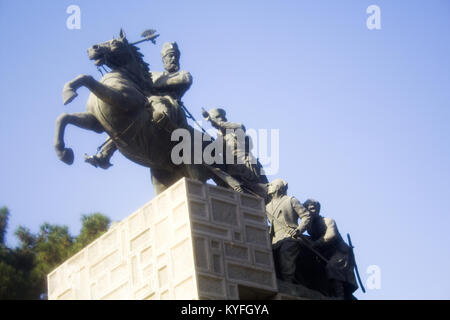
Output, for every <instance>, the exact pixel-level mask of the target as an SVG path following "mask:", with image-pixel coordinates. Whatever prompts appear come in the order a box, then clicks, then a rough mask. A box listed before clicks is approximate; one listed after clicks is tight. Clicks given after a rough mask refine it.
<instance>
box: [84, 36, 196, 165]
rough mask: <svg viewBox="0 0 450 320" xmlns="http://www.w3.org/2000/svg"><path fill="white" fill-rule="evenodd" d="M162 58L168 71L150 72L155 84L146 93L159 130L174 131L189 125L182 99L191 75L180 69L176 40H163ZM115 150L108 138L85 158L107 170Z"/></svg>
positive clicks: (150, 110)
mask: <svg viewBox="0 0 450 320" xmlns="http://www.w3.org/2000/svg"><path fill="white" fill-rule="evenodd" d="M161 57H162V61H163V64H164V69H165V71H164V72H155V71H152V72H150V74H151V79H152V82H153V85H152V88H151V92H149V93H148V94H146V95H147V96H148V102H149V106H148V108H149V112H150V114H151V117H152V121H153V122H154V123H155V124H156V125H157V126H158V127H159V128H160V129H163V130H166V131H168V132H169V133H171V132H172V131H173V130H175V129H177V128H185V127H187V121H186V115H185V113H184V111H183V110H182V108H181V106H182V102H181V98H182V97H183V95H184V94H185V93H186V91H187V90H188V89H189V88H190V86H191V84H192V76H191V74H190V73H189V72H188V71H184V70H180V50H179V49H178V45H177V43H176V42H166V43H164V44H163V46H162V50H161ZM116 150H117V146H116V144H115V143H114V141H113V140H112V139H111V138H108V140H107V141H106V142H105V144H104V145H103V146H102V148H101V150H100V152H99V153H98V154H97V155H94V156H86V157H85V161H86V162H88V163H90V164H91V165H93V166H95V167H100V168H103V169H108V168H109V167H110V166H111V163H110V162H109V160H110V159H111V157H112V155H113V154H114V152H115V151H116Z"/></svg>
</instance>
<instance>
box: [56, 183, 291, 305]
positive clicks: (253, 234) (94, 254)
mask: <svg viewBox="0 0 450 320" xmlns="http://www.w3.org/2000/svg"><path fill="white" fill-rule="evenodd" d="M277 293H278V284H277V280H276V276H275V271H274V265H273V258H272V250H271V244H270V241H269V237H268V230H267V223H266V215H265V207H264V202H263V201H262V199H259V198H256V197H253V196H250V195H246V194H242V193H237V192H234V191H230V190H227V189H224V188H220V187H216V186H212V185H207V184H203V183H199V182H197V181H193V180H188V179H182V180H180V181H178V182H177V183H176V184H175V185H173V186H172V187H170V188H169V189H168V190H166V191H165V192H163V193H162V194H160V195H158V196H157V197H156V198H155V199H153V200H152V201H150V202H149V203H147V204H146V205H145V206H143V207H142V208H140V209H139V210H137V211H136V212H134V213H133V214H131V215H130V216H129V217H127V218H126V219H124V220H123V221H122V222H120V223H117V224H115V225H114V226H112V227H111V228H110V229H109V231H108V232H107V233H105V234H104V235H102V236H101V237H100V238H99V239H97V240H96V241H94V242H93V243H91V244H90V245H88V246H87V247H86V248H84V249H83V250H82V251H80V252H79V253H77V254H76V255H75V256H73V257H72V258H70V259H68V260H67V261H66V262H64V263H63V264H62V265H61V266H59V267H58V268H57V269H55V270H54V271H52V272H51V273H50V274H49V275H48V297H49V299H273V298H278V299H280V298H284V297H285V296H286V295H280V294H278V295H277ZM286 298H287V297H286Z"/></svg>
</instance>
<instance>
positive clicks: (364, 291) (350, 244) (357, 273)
mask: <svg viewBox="0 0 450 320" xmlns="http://www.w3.org/2000/svg"><path fill="white" fill-rule="evenodd" d="M347 239H348V245H349V246H350V251H351V255H352V258H353V264H354V265H355V273H356V279H358V283H359V286H360V287H361V290H362V292H363V293H366V289H364V286H363V284H362V281H361V277H360V276H359V271H358V266H357V265H356V259H355V253H354V252H353V248H354V247H353V244H352V239H351V238H350V234H349V233H347Z"/></svg>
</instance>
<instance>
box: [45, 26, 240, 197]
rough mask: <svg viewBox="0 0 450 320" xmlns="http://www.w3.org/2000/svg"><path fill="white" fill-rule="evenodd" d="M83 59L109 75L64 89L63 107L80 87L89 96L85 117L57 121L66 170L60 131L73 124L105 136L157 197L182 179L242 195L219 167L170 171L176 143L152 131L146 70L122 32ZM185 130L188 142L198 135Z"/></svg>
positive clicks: (69, 156) (68, 158)
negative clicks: (145, 173) (141, 170)
mask: <svg viewBox="0 0 450 320" xmlns="http://www.w3.org/2000/svg"><path fill="white" fill-rule="evenodd" d="M88 56H89V59H90V60H93V61H94V64H95V65H96V66H97V67H100V66H103V65H106V66H108V67H109V68H110V69H111V71H110V72H108V73H107V74H105V75H104V76H103V77H102V79H101V80H100V81H97V80H95V79H94V78H93V77H92V76H89V75H80V76H78V77H76V78H75V79H73V80H72V81H70V82H68V83H66V84H65V86H64V89H63V102H64V104H65V105H66V104H68V103H70V102H71V101H72V100H73V99H74V98H75V97H76V96H77V93H76V91H77V89H79V88H80V87H86V88H88V89H89V90H90V91H91V94H90V95H89V98H88V101H87V104H86V112H81V113H72V114H66V113H63V114H62V115H60V116H59V117H58V119H57V120H56V132H55V141H54V147H55V150H56V154H57V155H58V157H59V159H60V160H62V161H63V162H65V163H66V164H69V165H70V164H72V163H73V161H74V153H73V150H72V149H70V148H67V147H66V146H65V143H64V131H65V128H66V126H67V125H68V124H72V125H75V126H77V127H80V128H83V129H86V130H92V131H94V132H97V133H102V132H106V133H107V134H108V135H109V137H110V138H111V139H112V140H113V141H114V143H115V144H116V146H117V148H118V149H119V151H120V152H121V153H122V154H123V155H124V156H125V157H127V158H128V159H129V160H131V161H133V162H136V163H138V164H140V165H143V166H146V167H149V168H150V169H151V175H152V182H153V186H154V188H155V193H156V194H158V193H160V192H162V191H163V190H165V189H166V188H168V187H169V186H170V185H172V184H173V183H175V182H176V181H177V180H179V179H180V178H182V177H188V178H194V179H197V180H200V181H203V182H205V181H206V180H208V179H210V178H211V179H213V180H214V181H215V182H216V183H217V184H218V185H221V186H227V187H231V188H233V189H235V190H237V191H242V189H241V187H240V184H239V182H238V181H237V180H235V179H234V178H232V177H231V176H229V175H228V174H226V173H225V172H224V171H222V170H220V168H219V167H218V166H214V165H206V164H179V165H175V164H174V163H173V162H172V160H171V150H172V148H173V147H174V146H175V144H176V142H174V141H171V133H170V130H164V128H160V127H158V126H157V125H155V123H154V122H153V121H152V113H151V110H149V109H151V106H150V105H149V98H150V97H151V98H152V99H159V97H157V96H154V95H152V93H151V91H152V80H151V75H150V72H149V66H148V64H147V63H145V62H144V60H143V55H142V54H141V53H140V52H139V49H138V48H137V47H136V46H135V45H134V44H131V43H129V42H128V41H127V39H126V36H125V33H124V32H123V31H122V30H120V35H119V38H118V39H117V40H116V39H113V40H110V41H107V42H104V43H101V44H96V45H94V46H92V47H91V48H89V49H88ZM161 99H162V97H161ZM177 112H178V116H179V117H181V118H183V117H184V119H182V120H184V122H185V123H187V122H186V115H185V114H184V112H183V111H182V110H181V109H180V110H178V111H177ZM182 122H183V121H182ZM185 128H186V129H187V130H189V131H190V133H191V135H190V136H191V137H192V139H193V137H194V131H197V132H196V134H200V135H201V133H200V132H199V131H198V130H195V129H194V128H192V127H191V126H189V125H186V126H185ZM192 145H193V143H192ZM204 147H205V145H204V146H203V148H204ZM190 163H194V162H193V161H191V162H190Z"/></svg>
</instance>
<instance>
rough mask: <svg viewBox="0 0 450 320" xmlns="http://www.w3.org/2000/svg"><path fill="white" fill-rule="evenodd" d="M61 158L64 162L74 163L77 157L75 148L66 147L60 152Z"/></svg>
mask: <svg viewBox="0 0 450 320" xmlns="http://www.w3.org/2000/svg"><path fill="white" fill-rule="evenodd" d="M58 156H59V160H61V161H62V162H64V163H66V164H68V165H71V164H72V163H73V160H74V158H75V156H74V154H73V150H72V149H70V148H64V149H63V150H62V151H61V153H60V154H58Z"/></svg>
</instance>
